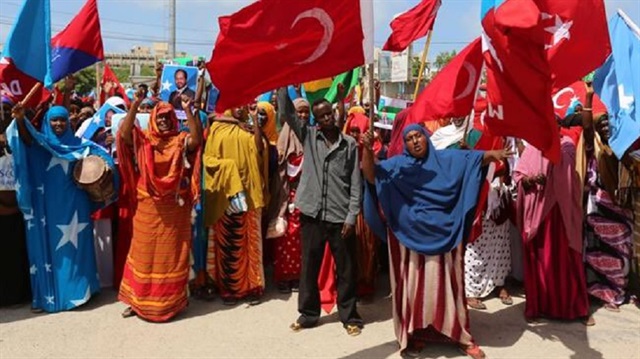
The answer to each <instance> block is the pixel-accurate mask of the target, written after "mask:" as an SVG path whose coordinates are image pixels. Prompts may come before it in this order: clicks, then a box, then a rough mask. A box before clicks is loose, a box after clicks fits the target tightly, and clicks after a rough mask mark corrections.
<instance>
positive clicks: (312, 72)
mask: <svg viewBox="0 0 640 359" xmlns="http://www.w3.org/2000/svg"><path fill="white" fill-rule="evenodd" d="M362 3H363V4H365V5H367V2H362ZM369 10H371V9H370V8H369V7H368V6H364V7H363V8H361V1H360V0H307V1H291V0H262V1H257V2H255V3H253V4H251V5H249V6H247V7H245V8H243V9H242V10H240V11H238V12H237V13H235V14H233V15H230V16H223V17H221V18H220V19H219V23H220V34H219V35H218V39H217V40H216V45H215V48H214V50H213V53H212V55H211V60H210V61H209V62H208V63H207V70H208V71H209V74H210V75H211V80H212V82H213V84H214V85H215V86H216V88H218V89H219V90H220V97H219V98H218V103H217V105H216V109H217V110H218V111H223V110H225V109H228V108H231V107H235V106H241V105H244V104H247V103H249V102H251V101H252V100H253V99H254V98H255V97H256V96H258V95H259V94H261V93H264V92H267V91H270V90H273V89H274V88H278V87H282V86H285V85H288V84H293V83H304V82H308V81H312V80H316V79H319V78H325V77H330V76H334V75H337V74H340V73H343V72H345V71H348V70H351V69H353V68H355V67H358V66H360V65H362V64H364V63H367V62H370V61H372V60H373V43H372V41H370V40H372V37H371V34H372V19H371V14H372V13H370V12H369ZM365 45H366V46H365ZM365 48H366V51H365Z"/></svg>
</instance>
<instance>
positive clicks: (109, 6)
mask: <svg viewBox="0 0 640 359" xmlns="http://www.w3.org/2000/svg"><path fill="white" fill-rule="evenodd" d="M299 1H303V0H299ZM556 1H563V0H556ZM84 2H85V0H53V1H51V11H52V14H51V22H52V35H54V34H56V33H57V32H58V31H59V30H61V29H62V28H63V27H64V26H65V25H66V24H67V23H68V22H69V21H70V20H71V18H72V17H73V16H74V15H75V14H76V13H77V12H78V11H79V10H80V8H81V7H82V5H83V4H84ZM251 2H252V1H251V0H177V16H176V28H177V30H176V31H177V46H176V47H177V50H178V51H186V52H187V53H188V54H189V55H199V56H205V57H209V56H210V55H211V50H212V49H213V43H214V42H215V39H216V37H217V35H218V22H217V18H218V17H219V16H221V15H228V14H231V13H234V12H236V11H238V10H240V9H241V8H242V7H244V6H246V5H248V4H250V3H251ZM418 2H419V0H373V4H374V24H375V35H374V39H375V46H377V47H382V45H383V44H384V42H385V41H386V39H387V37H388V36H389V34H390V28H389V22H390V21H391V19H392V18H393V17H394V16H395V15H397V14H399V13H402V12H404V11H407V10H408V9H410V8H411V7H413V6H415V5H416V4H417V3H418ZM480 2H481V0H443V1H442V7H441V8H440V11H439V13H438V18H437V20H436V23H435V27H434V29H433V38H432V43H431V47H430V49H429V58H435V56H436V55H437V54H438V53H439V52H442V51H450V50H454V49H455V50H460V49H462V48H463V47H464V46H465V45H467V44H468V43H469V42H471V41H472V40H473V39H474V38H475V37H477V36H479V35H480V15H479V13H480ZM168 3H169V0H98V9H99V12H100V19H101V26H102V35H103V41H104V47H105V51H106V52H129V50H130V49H131V48H132V47H133V46H134V45H143V46H151V44H152V43H153V42H159V41H167V39H168V38H169V27H168V22H169V8H168ZM21 4H22V0H2V1H0V43H4V41H5V40H6V38H7V36H8V33H9V31H10V29H11V27H12V25H13V23H14V21H15V17H16V14H17V12H18V10H19V9H20V6H21ZM605 4H606V9H607V17H608V18H610V17H611V16H612V15H614V14H615V12H616V11H617V9H618V8H620V9H622V10H623V11H625V12H626V13H627V15H629V17H630V18H631V19H632V20H633V21H634V22H635V23H636V24H639V25H640V1H639V0H605ZM424 43H425V39H421V40H418V41H417V42H416V43H415V47H414V51H415V52H419V51H421V50H422V48H423V46H424Z"/></svg>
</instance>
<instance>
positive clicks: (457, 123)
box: [451, 117, 464, 128]
mask: <svg viewBox="0 0 640 359" xmlns="http://www.w3.org/2000/svg"><path fill="white" fill-rule="evenodd" d="M451 123H453V125H454V126H456V127H457V128H460V127H462V125H464V117H459V118H452V119H451Z"/></svg>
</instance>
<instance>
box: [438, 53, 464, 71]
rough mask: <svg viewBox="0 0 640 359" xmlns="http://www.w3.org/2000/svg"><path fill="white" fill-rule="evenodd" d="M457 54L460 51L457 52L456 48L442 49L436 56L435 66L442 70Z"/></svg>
mask: <svg viewBox="0 0 640 359" xmlns="http://www.w3.org/2000/svg"><path fill="white" fill-rule="evenodd" d="M457 54H458V53H457V52H456V50H453V51H442V52H441V53H439V54H438V55H437V56H436V61H435V62H434V63H433V64H434V65H435V68H436V69H438V70H442V68H443V67H445V66H446V65H447V64H448V63H449V61H451V60H452V59H453V58H454V57H456V55H457Z"/></svg>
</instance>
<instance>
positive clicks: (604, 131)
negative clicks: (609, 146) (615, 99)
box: [596, 115, 611, 142]
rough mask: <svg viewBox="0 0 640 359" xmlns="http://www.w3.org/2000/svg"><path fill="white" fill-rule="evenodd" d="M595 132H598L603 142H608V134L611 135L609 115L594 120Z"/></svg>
mask: <svg viewBox="0 0 640 359" xmlns="http://www.w3.org/2000/svg"><path fill="white" fill-rule="evenodd" d="M596 132H598V134H599V135H600V138H601V139H602V140H603V141H604V142H609V136H611V130H610V129H609V117H607V116H606V115H603V118H601V119H600V120H599V121H597V122H596Z"/></svg>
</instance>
